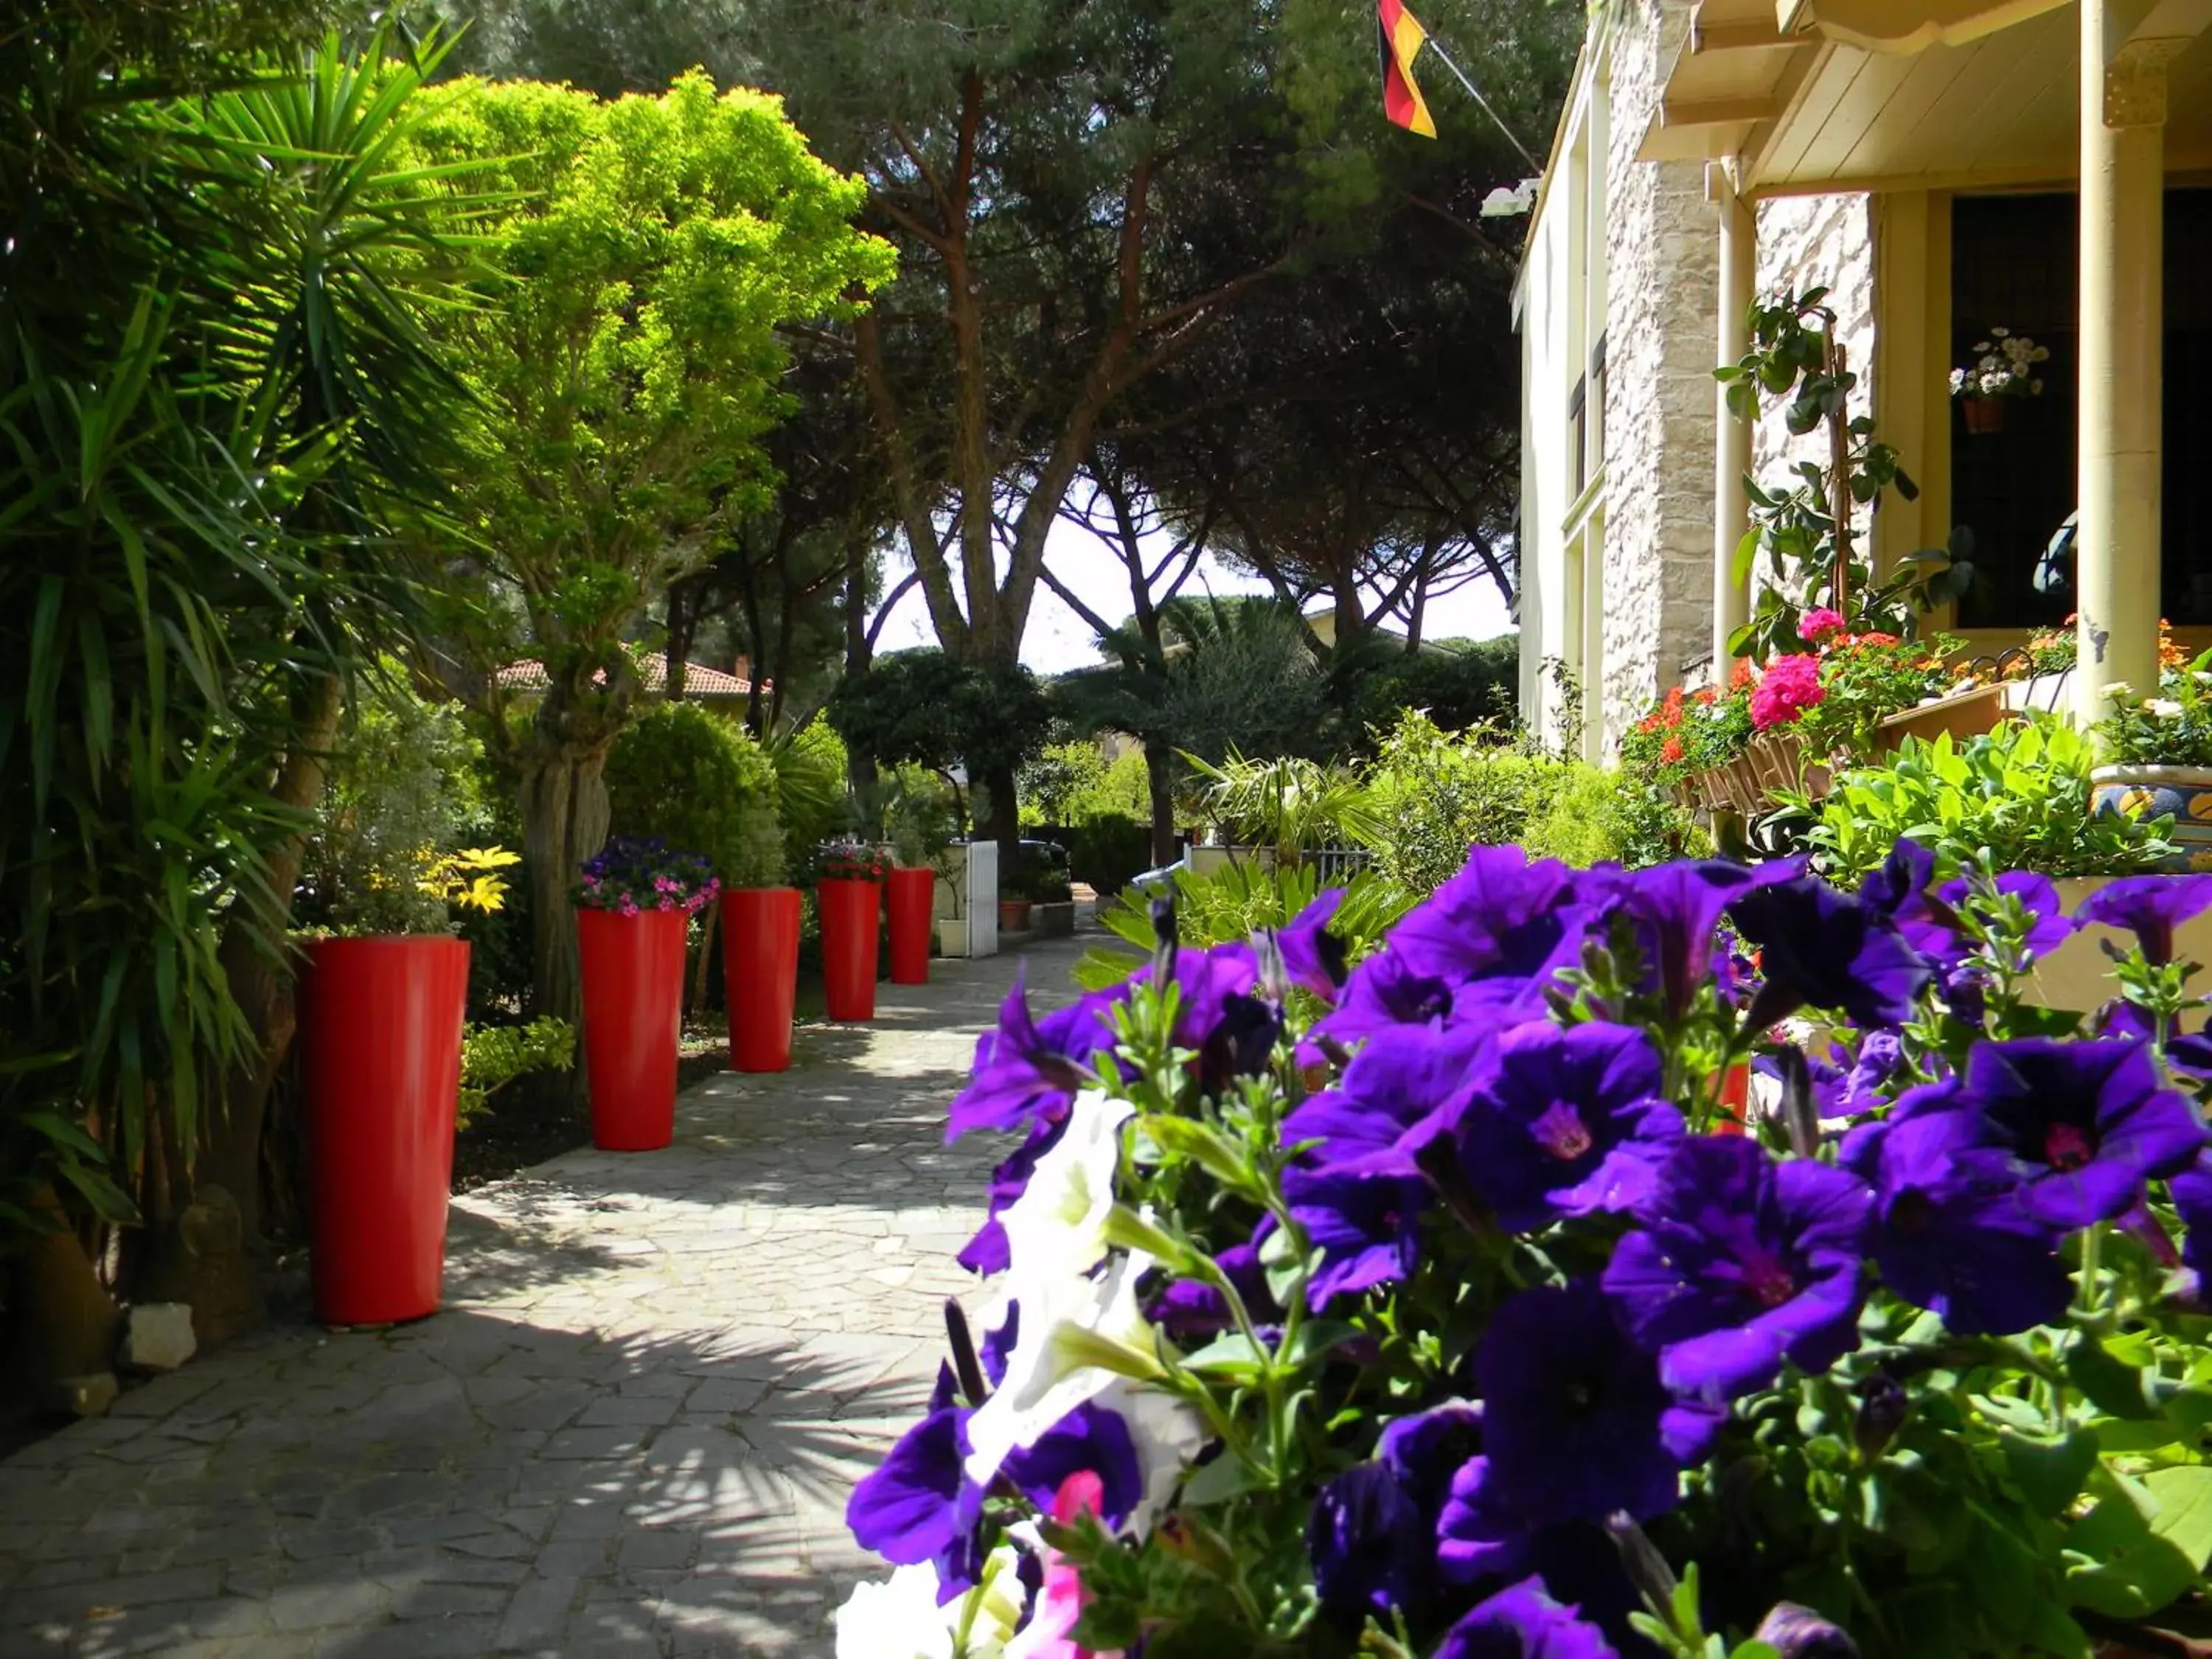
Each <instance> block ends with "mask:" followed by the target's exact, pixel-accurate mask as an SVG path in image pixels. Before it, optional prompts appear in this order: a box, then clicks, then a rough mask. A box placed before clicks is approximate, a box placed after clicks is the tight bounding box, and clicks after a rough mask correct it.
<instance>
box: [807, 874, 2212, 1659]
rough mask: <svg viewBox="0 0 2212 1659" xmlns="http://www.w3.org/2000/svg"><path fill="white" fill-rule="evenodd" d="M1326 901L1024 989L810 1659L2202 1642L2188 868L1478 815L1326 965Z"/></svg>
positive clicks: (1989, 1658)
mask: <svg viewBox="0 0 2212 1659" xmlns="http://www.w3.org/2000/svg"><path fill="white" fill-rule="evenodd" d="M1334 902H1335V899H1334V896H1333V895H1324V896H1322V898H1321V899H1320V900H1318V901H1317V902H1316V905H1315V906H1314V907H1313V908H1312V909H1311V910H1310V911H1309V912H1308V913H1307V914H1305V915H1301V916H1299V917H1298V918H1297V920H1296V921H1293V922H1291V923H1290V924H1289V925H1287V926H1285V927H1282V928H1280V929H1279V930H1272V931H1267V932H1263V933H1261V934H1259V935H1258V936H1256V937H1255V938H1254V939H1250V940H1249V941H1247V942H1239V943H1235V944H1230V945H1218V946H1216V947H1213V948H1212V949H1209V950H1206V951H1196V950H1190V949H1187V948H1182V947H1181V946H1179V945H1178V943H1177V940H1176V934H1175V928H1174V924H1173V915H1172V912H1171V911H1170V910H1169V909H1167V908H1165V907H1163V908H1162V911H1161V914H1160V915H1159V917H1158V922H1159V937H1158V943H1157V948H1156V950H1155V951H1154V953H1153V955H1152V958H1151V960H1150V961H1149V962H1148V963H1146V964H1145V965H1144V966H1143V967H1142V968H1141V969H1139V971H1138V972H1136V973H1135V974H1134V975H1132V976H1131V978H1130V979H1129V980H1128V981H1127V982H1126V983H1124V984H1122V985H1120V986H1117V987H1111V988H1109V989H1106V990H1101V991H1096V992H1093V993H1091V994H1089V995H1086V996H1085V997H1083V998H1082V999H1080V1000H1078V1001H1076V1002H1074V1003H1073V1004H1071V1005H1069V1006H1064V1007H1061V1008H1059V1009H1057V1010H1055V1011H1054V1012H1051V1013H1048V1014H1046V1015H1043V1016H1042V1017H1036V1016H1033V1015H1032V1014H1031V1012H1030V1008H1029V1005H1028V1002H1027V1000H1026V997H1025V995H1024V993H1023V992H1022V990H1021V989H1020V988H1018V987H1017V989H1016V991H1015V992H1014V994H1013V995H1012V997H1010V998H1009V999H1008V1000H1007V1003H1006V1007H1005V1009H1004V1010H1003V1012H1002V1015H1001V1018H1000V1023H999V1025H998V1027H997V1029H996V1030H994V1031H992V1032H990V1033H988V1034H987V1035H986V1036H984V1037H983V1039H982V1040H981V1043H980V1045H979V1047H978V1050H977V1054H976V1063H975V1076H974V1079H973V1080H972V1081H971V1082H970V1084H969V1086H968V1087H967V1089H966V1090H964V1091H963V1092H962V1094H961V1095H960V1097H959V1098H958V1099H957V1101H955V1102H954V1103H953V1105H952V1109H951V1121H950V1124H949V1129H948V1132H949V1133H950V1135H951V1137H952V1138H954V1139H957V1138H959V1137H960V1136H962V1135H964V1134H967V1133H975V1132H992V1133H1001V1134H1006V1135H1009V1136H1014V1137H1018V1140H1017V1141H1015V1142H1014V1143H1013V1144H1012V1146H1011V1148H1010V1151H1009V1154H1008V1156H1007V1157H1006V1158H1005V1159H1004V1161H1003V1162H1002V1163H1001V1164H1000V1166H999V1168H998V1170H997V1172H996V1175H995V1176H994V1182H993V1184H992V1189H991V1192H990V1194H989V1215H988V1218H987V1222H986V1225H984V1227H983V1229H982V1231H981V1233H979V1235H978V1236H977V1237H976V1239H975V1242H974V1243H972V1244H970V1246H969V1249H968V1250H967V1252H966V1253H965V1254H964V1255H963V1261H966V1262H967V1264H968V1265H969V1267H972V1268H974V1269H975V1270H976V1271H978V1272H979V1273H983V1274H986V1275H988V1276H989V1277H987V1279H985V1280H984V1281H983V1282H982V1283H981V1284H980V1285H979V1287H978V1291H977V1294H976V1297H975V1298H974V1299H973V1304H974V1306H975V1309H976V1310H977V1311H976V1314H975V1317H974V1318H973V1319H972V1320H971V1319H970V1318H969V1316H968V1315H967V1314H966V1313H964V1312H963V1310H962V1309H961V1307H960V1306H959V1304H950V1305H949V1306H948V1309H947V1316H948V1328H949V1332H948V1334H949V1337H950V1346H951V1352H950V1354H949V1356H948V1358H947V1361H946V1363H945V1366H944V1367H943V1369H942V1370H941V1372H940V1374H939V1381H938V1386H937V1389H936V1392H935V1394H934V1395H933V1399H932V1401H931V1404H930V1408H929V1410H928V1412H927V1414H926V1415H925V1417H924V1418H923V1419H922V1421H921V1422H920V1423H919V1424H917V1425H915V1426H914V1427H913V1428H911V1429H910V1430H909V1431H908V1432H907V1433H906V1434H905V1435H904V1436H903V1437H902V1438H901V1439H900V1440H899V1441H898V1443H896V1446H895V1447H894V1448H893V1449H892V1450H891V1451H890V1454H889V1455H887V1456H886V1458H885V1460H884V1462H883V1464H882V1466H881V1467H880V1468H878V1469H877V1470H876V1471H875V1472H874V1473H872V1474H870V1475H868V1476H867V1477H866V1479H864V1480H862V1481H861V1482H860V1484H859V1486H858V1487H857V1488H856V1490H855V1491H854V1494H853V1497H852V1500H851V1504H850V1506H849V1508H848V1520H849V1522H850V1523H851V1526H852V1528H853V1531H854V1535H855V1536H856V1537H857V1538H858V1540H859V1541H860V1543H861V1544H863V1545H864V1546H866V1547H868V1548H870V1549H872V1550H874V1551H876V1552H878V1553H880V1554H881V1555H883V1556H884V1558H885V1559H887V1560H889V1561H890V1562H891V1563H892V1564H894V1565H895V1567H896V1571H894V1573H893V1574H892V1576H891V1577H890V1580H889V1582H888V1583H880V1584H870V1585H866V1586H863V1587H862V1588H861V1589H860V1590H859V1591H857V1592H856V1593H855V1595H854V1598H853V1600H852V1601H851V1602H849V1603H848V1606H847V1607H846V1608H845V1609H843V1611H842V1613H841V1614H840V1616H839V1621H838V1633H837V1634H838V1652H839V1654H840V1655H841V1656H842V1659H907V1656H909V1655H912V1656H931V1659H950V1656H967V1659H1035V1656H1055V1659H1063V1656H1064V1659H1078V1656H1084V1655H1100V1656H1112V1655H1125V1656H1135V1655H1138V1654H1141V1655H1142V1656H1144V1659H1180V1656H1200V1655H1202V1656H1207V1659H1218V1656H1225V1655H1230V1654H1235V1655H1277V1656H1291V1655H1299V1656H1314V1659H1329V1656H1347V1655H1352V1654H1354V1653H1358V1654H1363V1655H1369V1656H1377V1659H1497V1656H1503V1659H1601V1656H1613V1655H1626V1654H1632V1653H1641V1654H1652V1653H1663V1654H1668V1655H1671V1656H1675V1659H1730V1656H1733V1659H1813V1656H1846V1655H1852V1654H1864V1655H1866V1656H1869V1659H1908V1656H1909V1659H1947V1656H1956V1659H2000V1656H2009V1655H2027V1654H2048V1655H2054V1656H2067V1659H2090V1656H2092V1655H2093V1654H2098V1653H2124V1652H2184V1651H2191V1650H2192V1649H2191V1648H2189V1647H2188V1645H2187V1641H2188V1638H2187V1637H2186V1636H2185V1635H2177V1634H2173V1633H2172V1632H2186V1631H2188V1630H2190V1629H2192V1628H2195V1627H2196V1626H2195V1622H2194V1621H2195V1620H2197V1619H2198V1618H2200V1617H2201V1614H2200V1613H2199V1612H2198V1609H2197V1602H2198V1601H2199V1600H2200V1598H2201V1595H2202V1593H2203V1583H2204V1571H2205V1566H2206V1562H2207V1559H2208V1556H2212V1463H2208V1460H2207V1446H2208V1441H2207V1431H2208V1430H2212V1354H2209V1353H2208V1352H2206V1349H2205V1347H2204V1346H2203V1343H2204V1338H2205V1335H2206V1333H2207V1331H2208V1328H2212V1325H2208V1317H2207V1313H2206V1311H2205V1303H2204V1300H2203V1291H2202V1286H2201V1281H2200V1278H2199V1274H2200V1273H2201V1270H2202V1268H2203V1266H2204V1265H2206V1263H2207V1261H2212V1137H2208V1134H2207V1130H2206V1127H2205V1118H2204V1115H2203V1107H2202V1103H2201V1097H2202V1095H2203V1091H2204V1089H2205V1087H2206V1086H2207V1079H2212V1040H2208V1039H2207V1038H2206V1037H2204V1036H2201V1035H2197V1031H2196V1028H2197V1027H2198V1026H2199V1025H2201V1024H2202V1015H2203V1008H2202V1007H2201V1006H2199V1005H2198V1004H2197V1003H2196V1002H2194V1001H2192V1000H2191V997H2190V995H2189V994H2188V993H2187V990H2186V987H2187V984H2188V981H2189V975H2190V972H2191V967H2192V964H2190V963H2185V962H2181V961H2177V960H2176V959H2175V957H2174V943H2173V941H2174V929H2175V928H2176V927H2178V925H2179V923H2180V922H2181V921H2185V920H2187V919H2188V918H2189V917H2190V916H2191V915H2196V914H2197V913H2199V912H2201V911H2203V910H2204V909H2206V908H2212V878H2197V877H2185V876H2174V877H2148V878H2140V879H2137V880H2135V881H2130V882H2124V883H2120V884H2114V885H2113V886H2112V887H2108V888H2106V889H2105V890H2103V891H2102V892H2100V894H2098V895H2097V896H2094V897H2093V899H2091V900H2090V901H2088V902H2087V903H2085V905H2084V906H2083V908H2082V909H2081V911H2080V912H2078V913H2076V914H2074V915H2069V914H2067V913H2066V912H2065V911H2064V910H2063V908H2062V907H2061V904H2060V902H2059V899H2058V896H2057V890H2056V889H2055V888H2054V887H2053V885H2052V884H2051V882H2050V881H2048V880H2047V879H2045V878H2043V877H2040V876H2037V875H2033V874H2022V873H2015V872H1992V871H1990V870H1989V869H1987V868H1983V867H1972V866H1970V867H1968V868H1966V870H1965V871H1964V872H1955V871H1954V870H1952V869H1950V868H1948V867H1946V868H1942V869H1940V870H1939V868H1938V866H1937V865H1936V860H1934V858H1933V857H1932V856H1931V855H1930V854H1928V853H1926V852H1924V851H1923V849H1921V848H1919V847H1917V845H1916V844H1915V843H1913V842H1910V841H1905V842H1899V843H1898V844H1897V846H1896V847H1895V848H1894V849H1893V852H1892V853H1891V854H1890V856H1889V857H1888V858H1887V860H1885V861H1884V862H1883V863H1882V864H1881V866H1879V867H1878V868H1876V869H1875V870H1874V871H1872V872H1870V873H1869V874H1868V875H1867V876H1866V878H1865V879H1864V880H1863V883H1862V884H1860V885H1859V886H1858V887H1857V888H1856V889H1855V890H1842V889H1839V888H1836V887H1832V886H1830V885H1828V884H1825V883H1823V882H1822V881H1820V879H1818V878H1814V877H1813V876H1811V875H1810V874H1808V872H1806V871H1805V870H1804V869H1803V867H1802V866H1800V865H1798V864H1796V863H1794V862H1778V863H1772V864H1768V865H1765V866H1759V867H1758V868H1755V869H1753V868H1747V867H1743V866H1736V865H1732V864H1728V863H1723V862H1718V861H1704V862H1689V863H1679V864H1674V865H1668V866H1660V867H1658V868H1655V869H1649V870H1642V871H1636V872H1625V871H1622V870H1620V869H1618V868H1611V867H1600V868H1598V869H1595V870H1589V871H1573V870H1569V869H1567V868H1565V866H1560V865H1558V864H1556V863H1553V862H1551V861H1548V860H1535V861H1531V860H1528V859H1527V858H1526V857H1524V855H1523V854H1522V853H1521V852H1520V851H1519V849H1517V848H1475V849H1474V852H1473V853H1472V854H1471V855H1470V857H1469V860H1468V864H1467V866H1466V867H1465V868H1464V869H1463V870H1462V872H1460V874H1459V875H1457V876H1456V877H1455V878H1453V879H1452V880H1450V881H1449V882H1447V883H1446V884H1444V885H1443V887H1442V888H1440V889H1439V890H1437V892H1436V893H1435V894H1434V895H1433V896H1431V897H1430V898H1429V899H1427V900H1426V901H1425V902H1423V903H1421V904H1420V905H1419V906H1417V907H1415V908H1413V910H1411V911H1409V912H1408V913H1407V915H1405V916H1404V918H1403V919H1402V920H1401V921H1399V922H1398V923H1397V924H1396V925H1395V927H1393V928H1392V929H1390V930H1389V933H1388V934H1387V936H1386V937H1384V938H1383V940H1382V941H1381V943H1380V944H1379V945H1377V946H1376V947H1375V948H1374V949H1373V950H1372V951H1370V953H1369V954H1367V955H1365V956H1364V957H1362V958H1361V959H1359V960H1358V961H1357V962H1353V963H1347V962H1346V958H1345V953H1344V952H1343V951H1341V950H1340V949H1339V948H1337V947H1335V946H1334V945H1332V943H1331V939H1330V935H1329V933H1328V923H1329V921H1330V919H1331V915H1332V908H1333V905H1334ZM2083 921H2097V922H2100V923H2103V924H2106V925H2107V926H2111V927H2118V928H2124V929H2127V930H2130V931H2131V932H2132V933H2134V934H2135V936H2136V945H2135V947H2134V949H2133V950H2132V951H2130V952H2128V953H2126V954H2125V956H2124V957H2123V958H2121V959H2120V960H2118V962H2117V963H2116V966H2115V971H2114V975H2113V978H2112V992H2113V995H2112V1000H2110V1001H2109V1002H2108V1003H2106V1005H2104V1006H2100V1007H2098V1008H2094V1009H2089V1010H2083V1011H2078V1012H2076V1011H2064V1010H2057V1009H2052V1008H2050V1007H2046V1006H2041V1005H2040V1004H2039V1002H2038V1001H2037V1000H2035V997H2034V994H2033V975H2034V968H2035V963H2036V962H2037V960H2038V958H2039V957H2042V956H2043V955H2045V954H2047V953H2048V952H2049V951H2051V949H2053V948H2054V947H2055V946H2056V945H2058V944H2059V943H2061V942H2063V940H2064V939H2066V938H2067V937H2068V936H2069V934H2070V933H2072V932H2073V931H2074V929H2075V927H2077V926H2078V925H2080V924H2081V922H2083Z"/></svg>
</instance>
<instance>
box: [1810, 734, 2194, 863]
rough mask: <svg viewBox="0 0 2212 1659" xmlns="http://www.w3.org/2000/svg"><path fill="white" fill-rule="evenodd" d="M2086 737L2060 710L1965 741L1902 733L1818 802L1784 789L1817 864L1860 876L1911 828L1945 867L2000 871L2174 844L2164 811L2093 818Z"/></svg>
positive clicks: (2109, 859)
mask: <svg viewBox="0 0 2212 1659" xmlns="http://www.w3.org/2000/svg"><path fill="white" fill-rule="evenodd" d="M2093 763H2094V750H2093V748H2092V746H2091V744H2090V741H2089V739H2087V738H2084V737H2083V736H2082V735H2081V733H2080V732H2076V731H2075V729H2074V728H2073V727H2072V726H2069V725H2068V724H2067V723H2066V722H2065V721H2064V720H2061V719H2059V718H2058V717H2057V716H2056V715H2051V714H2037V715H2034V716H2032V717H2031V718H2030V719H2029V720H2026V721H2022V722H2019V723H2015V724H2010V725H2007V726H1999V727H1998V728H1997V729H1996V731H1995V732H1990V733H1988V734H1986V735H1984V736H1982V737H1978V738H1970V739H1968V740H1967V741H1966V743H1964V744H1954V743H1953V742H1952V740H1951V738H1950V736H1949V734H1948V733H1946V734H1945V735H1943V736H1942V737H1939V738H1936V740H1935V741H1934V742H1933V743H1923V742H1922V741H1921V740H1920V739H1919V738H1905V741H1904V742H1903V743H1902V744H1899V746H1898V749H1897V751H1896V753H1894V754H1893V755H1891V756H1889V757H1887V758H1886V759H1885V760H1884V761H1883V762H1882V763H1881V764H1879V765H1875V766H1861V767H1855V768H1853V769H1851V770H1850V771H1848V772H1845V773H1844V774H1843V775H1840V776H1839V777H1838V778H1837V779H1836V780H1835V781H1834V782H1833V783H1832V786H1831V787H1830V788H1829V792H1828V797H1827V799H1826V801H1824V802H1821V803H1820V804H1818V805H1815V804H1814V803H1813V802H1811V801H1809V800H1808V799H1805V798H1804V797H1803V796H1802V795H1801V796H1796V797H1792V798H1790V804H1789V806H1788V808H1787V809H1786V810H1787V811H1788V812H1789V814H1790V816H1791V817H1796V818H1797V819H1799V820H1801V821H1809V822H1810V824H1811V828H1810V829H1808V830H1807V832H1806V837H1805V838H1806V841H1807V843H1808V845H1809V846H1810V847H1811V848H1812V850H1813V857H1814V862H1815V864H1816V865H1817V866H1819V868H1820V872H1821V873H1822V874H1824V875H1826V876H1827V877H1829V878H1831V879H1832V880H1835V881H1838V882H1851V881H1856V880H1857V879H1858V878H1860V877H1861V876H1863V875H1864V874H1865V873H1866V872H1868V871H1869V870H1871V869H1873V868H1874V867H1875V866H1877V865H1879V864H1880V863H1881V861H1882V860H1883V859H1885V858H1886V857H1887V856H1888V854H1889V849H1890V848H1891V846H1892V845H1893V844H1894V843H1895V842H1896V841H1897V840H1898V838H1899V837H1900V836H1911V838H1912V839H1913V840H1915V841H1917V842H1919V843H1920V844H1921V845H1922V846H1923V847H1925V848H1928V849H1929V851H1930V852H1931V853H1933V854H1935V855H1936V867H1937V871H1938V873H1940V874H1942V875H1943V876H1945V877H1949V876H1952V875H1955V874H1956V873H1958V872H1959V870H1960V867H1961V866H1965V865H1966V864H1968V863H1970V862H1972V861H1973V860H1976V859H1980V860H1983V861H1984V862H1985V863H1986V864H1987V865H1988V866H1989V867H1990V868H1991V869H1996V870H2033V871H2037V872H2040V873H2041V874H2043V875H2046V876H2124V875H2132V874H2135V873H2136V872H2141V871H2145V870H2149V869H2151V868H2153V867H2154V866H2156V865H2157V863H2158V862H2159V860H2161V859H2163V858H2166V857H2168V856H2170V855H2171V854H2172V852H2173V845H2172V842H2170V841H2168V840H2167V839H2166V835H2167V832H2168V831H2169V830H2171V829H2172V827H2173V821H2172V818H2170V817H2161V818H2147V819H2134V818H2123V817H2092V816H2091V814H2090V811H2089V769H2090V768H2091V766H2092V765H2093Z"/></svg>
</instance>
